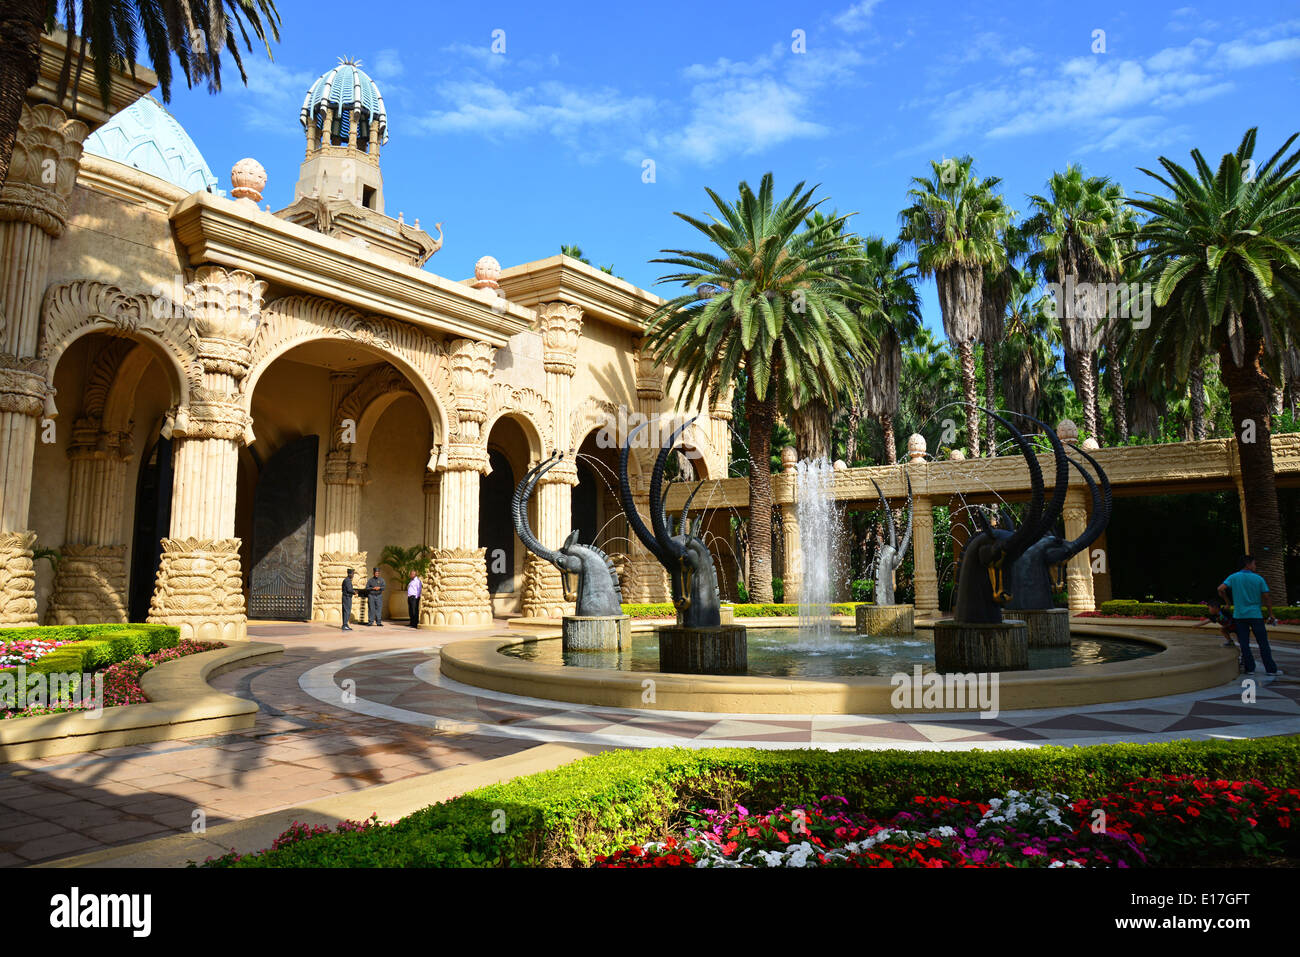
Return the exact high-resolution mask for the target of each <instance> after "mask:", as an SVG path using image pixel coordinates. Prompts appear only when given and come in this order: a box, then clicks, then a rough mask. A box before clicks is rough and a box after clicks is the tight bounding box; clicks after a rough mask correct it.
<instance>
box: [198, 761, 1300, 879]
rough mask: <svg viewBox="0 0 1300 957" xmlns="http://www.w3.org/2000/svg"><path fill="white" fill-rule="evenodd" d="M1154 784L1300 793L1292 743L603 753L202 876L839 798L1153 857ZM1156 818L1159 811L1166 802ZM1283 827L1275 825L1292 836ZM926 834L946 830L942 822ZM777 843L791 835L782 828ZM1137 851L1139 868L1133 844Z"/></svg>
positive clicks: (531, 857)
mask: <svg viewBox="0 0 1300 957" xmlns="http://www.w3.org/2000/svg"><path fill="white" fill-rule="evenodd" d="M1165 775H1190V776H1192V777H1194V778H1196V779H1202V780H1205V781H1209V782H1217V781H1243V782H1251V781H1254V780H1261V781H1263V782H1264V784H1263V785H1259V786H1260V787H1263V786H1268V787H1272V788H1292V789H1295V788H1297V787H1300V739H1297V738H1295V737H1282V738H1263V739H1257V740H1243V741H1176V742H1168V743H1161V744H1150V745H1129V744H1125V745H1094V746H1089V747H1075V748H1061V747H1051V746H1049V747H1042V748H1034V749H1031V750H1015V751H994V752H979V751H971V752H959V753H954V752H917V751H839V752H833V753H832V752H825V751H816V750H808V751H763V750H759V749H742V748H735V749H733V748H717V749H704V750H689V749H684V748H660V749H650V750H644V751H611V752H606V753H603V754H599V755H595V756H593V757H590V758H586V759H584V760H581V761H577V762H574V763H573V764H569V765H565V766H564V767H560V768H556V769H555V770H553V771H546V772H543V773H540V774H533V775H528V776H525V777H521V778H516V779H514V780H512V781H505V782H502V783H500V784H494V785H491V786H488V787H484V788H480V789H478V790H475V791H471V792H469V793H467V794H464V795H461V796H460V797H457V798H453V799H451V800H449V801H446V802H443V803H442V804H436V805H433V806H431V807H428V808H424V809H423V810H420V811H416V812H415V813H414V814H411V815H408V816H407V817H405V818H403V819H402V820H400V821H398V822H396V823H395V824H393V825H391V826H381V827H375V828H371V829H368V830H366V831H364V832H362V833H354V832H346V833H338V832H333V833H328V834H321V835H319V836H313V837H311V838H310V839H309V840H301V841H297V842H293V843H291V844H290V845H288V846H284V847H280V848H278V849H274V850H268V851H266V852H263V853H259V854H247V855H243V856H242V857H240V858H239V859H238V860H233V859H222V860H220V861H215V862H213V863H214V864H215V865H218V866H235V867H493V866H529V867H538V866H542V867H548V866H550V867H554V866H575V865H576V866H585V865H589V864H591V863H593V862H594V861H595V860H596V858H597V857H600V856H604V857H609V856H610V855H612V854H614V853H615V852H616V851H617V850H619V849H625V850H626V849H628V848H630V847H631V846H632V845H636V846H638V847H641V848H644V847H645V846H646V844H647V842H656V841H658V842H663V843H665V844H666V843H667V840H666V839H667V838H668V837H673V838H674V839H675V840H677V841H678V842H679V843H680V841H681V840H682V838H683V834H682V822H683V821H684V820H691V819H692V818H694V819H698V820H701V821H703V820H704V819H705V817H706V816H705V815H703V813H702V812H701V811H700V810H699V809H701V808H728V809H735V808H736V805H737V803H738V802H739V803H742V804H744V805H746V806H749V807H766V808H774V807H777V806H778V805H779V806H781V807H783V808H791V809H794V808H798V807H801V806H802V807H803V808H805V809H807V808H811V807H814V806H816V807H822V803H823V802H822V796H823V795H827V794H834V795H842V796H843V798H844V799H845V800H847V801H848V802H850V803H849V804H848V805H844V808H845V809H847V808H852V809H853V812H854V814H855V815H857V817H856V818H855V820H854V824H855V826H858V825H860V824H861V823H862V822H865V821H874V822H881V823H882V824H887V823H889V822H892V821H895V819H896V818H897V817H898V815H899V814H900V813H902V812H907V813H911V814H914V815H915V814H917V813H918V809H920V810H925V811H927V813H928V812H930V811H933V810H935V809H936V806H934V805H932V804H925V805H922V804H918V803H917V802H916V800H915V799H916V796H917V795H922V796H932V795H943V796H944V798H945V799H947V800H950V801H953V802H965V803H964V805H963V809H962V810H961V811H960V813H963V814H968V813H974V812H972V811H970V808H972V807H974V808H976V809H977V808H978V805H979V804H980V803H981V802H983V803H986V804H987V805H988V806H991V805H992V802H991V801H988V796H989V795H1006V794H1008V792H1010V791H1020V792H1022V793H1024V792H1029V791H1037V790H1048V791H1050V792H1052V793H1054V794H1057V793H1065V794H1069V795H1071V796H1072V798H1073V799H1074V801H1073V802H1070V807H1069V809H1067V808H1066V807H1064V806H1063V805H1061V804H1059V803H1054V806H1056V807H1058V808H1059V809H1060V813H1061V814H1062V815H1063V818H1064V819H1067V820H1068V819H1069V818H1065V817H1064V816H1065V815H1067V814H1068V813H1072V814H1074V815H1076V816H1077V815H1080V814H1082V813H1083V811H1084V810H1085V806H1084V805H1078V804H1077V802H1080V801H1084V802H1088V804H1087V805H1086V806H1087V807H1092V808H1094V809H1096V808H1101V809H1102V810H1103V811H1105V812H1106V813H1107V815H1108V818H1109V820H1108V821H1107V823H1106V825H1105V827H1104V828H1103V830H1104V831H1106V832H1110V833H1112V834H1115V833H1117V832H1121V831H1122V832H1124V833H1127V834H1133V833H1134V832H1135V831H1136V832H1137V833H1142V834H1143V835H1144V837H1146V838H1147V839H1148V840H1151V841H1153V842H1154V844H1155V846H1156V847H1157V848H1158V847H1160V845H1161V844H1162V843H1163V842H1164V841H1165V840H1167V839H1168V838H1167V837H1166V836H1165V835H1163V834H1161V833H1156V832H1150V826H1149V823H1148V824H1147V831H1143V830H1142V828H1141V827H1137V826H1126V824H1127V823H1128V822H1131V821H1133V820H1136V819H1137V818H1136V812H1137V811H1140V810H1142V808H1141V807H1140V806H1138V805H1135V804H1133V803H1132V797H1131V796H1132V795H1133V794H1134V793H1135V792H1131V791H1128V790H1125V789H1126V788H1127V787H1128V786H1129V785H1130V784H1131V783H1132V782H1137V781H1139V780H1140V779H1144V778H1153V777H1161V778H1163V776H1165ZM1168 786H1169V787H1173V785H1168ZM1252 786H1253V785H1252ZM1180 787H1181V785H1180ZM1243 787H1245V786H1244V785H1243ZM1249 793H1250V794H1251V795H1254V793H1255V792H1249ZM1126 795H1128V796H1129V797H1126ZM924 799H928V797H927V798H924ZM1057 800H1058V802H1059V799H1057ZM1105 800H1111V801H1113V802H1115V803H1114V805H1113V806H1109V807H1108V806H1104V805H1103V804H1102V803H1101V802H1102V801H1105ZM1251 800H1252V801H1254V802H1255V805H1256V806H1258V805H1260V804H1263V805H1264V807H1266V808H1268V807H1274V806H1276V807H1278V808H1281V807H1284V806H1285V807H1288V808H1289V807H1294V804H1295V802H1294V800H1293V799H1292V798H1290V797H1288V798H1287V799H1286V800H1283V799H1282V798H1281V797H1278V799H1277V803H1276V804H1275V805H1274V804H1270V803H1269V801H1270V800H1271V799H1269V798H1259V797H1257V796H1252V797H1251ZM1125 801H1129V803H1128V804H1125V803H1124V802H1125ZM1224 801H1227V799H1226V798H1224ZM1160 803H1162V804H1165V806H1166V807H1168V804H1167V803H1166V801H1163V800H1162V801H1161V802H1160ZM1227 803H1232V802H1230V801H1228V802H1227ZM839 810H840V809H838V808H837V809H835V812H836V813H838V812H839ZM503 812H504V814H505V816H506V820H507V821H508V823H509V826H508V827H506V828H504V829H502V830H500V831H499V832H498V831H497V830H494V829H493V828H490V827H485V826H484V823H483V822H484V821H492V820H494V819H495V818H494V815H495V816H497V817H499V816H500V815H501V814H502V813H503ZM953 813H957V812H953ZM982 813H983V812H979V813H978V814H976V817H980V816H982ZM1089 813H1090V814H1091V812H1089ZM1202 813H1204V812H1202ZM1224 813H1225V814H1226V813H1227V812H1226V811H1225V812H1224ZM1268 813H1272V812H1271V811H1270V812H1268ZM1277 813H1278V814H1279V815H1282V814H1283V813H1284V812H1281V811H1280V810H1279V811H1278V812H1277ZM1290 813H1291V812H1285V815H1286V816H1287V817H1288V825H1289V815H1290ZM1184 816H1185V817H1186V815H1184ZM1249 817H1254V818H1255V820H1256V821H1266V820H1269V818H1268V817H1267V814H1266V816H1265V817H1264V818H1261V817H1260V816H1259V815H1258V814H1254V813H1252V814H1249V815H1247V816H1246V817H1244V818H1241V819H1242V820H1245V821H1246V823H1247V824H1249ZM900 820H901V819H900ZM1171 820H1174V823H1175V824H1178V823H1179V822H1177V820H1176V819H1171ZM1278 820H1279V822H1280V820H1281V818H1280V817H1279V818H1278ZM1090 821H1091V817H1090ZM778 823H780V822H778ZM695 826H697V827H700V825H695ZM709 826H710V827H712V824H710V825H709ZM836 826H839V825H838V824H837V825H836ZM935 826H952V827H954V828H955V826H956V825H955V824H951V823H949V822H948V821H946V820H945V821H942V822H940V823H939V824H938V825H935ZM987 826H988V825H986V827H987ZM1279 826H1281V825H1280V823H1279ZM913 827H914V828H915V825H913ZM928 827H929V825H927V827H926V829H928ZM915 829H917V830H920V829H921V828H915ZM1283 829H1284V830H1285V829H1286V828H1283ZM729 830H730V829H729V828H728V831H729ZM778 830H784V831H785V832H786V834H787V835H790V834H791V832H790V829H789V825H788V824H787V825H785V826H782V827H780V828H778ZM1023 830H1026V831H1027V830H1028V829H1023ZM1148 832H1150V833H1149V834H1148ZM989 833H991V832H989ZM1187 833H1188V834H1189V835H1190V834H1191V833H1192V832H1190V831H1189V832H1187ZM1234 833H1235V832H1234ZM1242 833H1246V832H1242ZM746 836H747V837H748V835H746ZM855 836H859V835H855ZM935 836H936V837H937V835H935ZM1050 836H1054V835H1045V836H1044V837H1043V840H1044V841H1046V838H1047V837H1050ZM1082 837H1083V836H1082V835H1081V838H1082ZM821 839H822V840H823V841H825V840H826V838H825V837H822V838H821ZM1083 839H1084V841H1085V843H1083V844H1081V845H1079V846H1078V847H1076V848H1075V850H1078V851H1079V853H1080V855H1081V857H1080V859H1081V860H1083V859H1092V860H1096V859H1097V858H1087V856H1086V855H1082V849H1085V848H1087V849H1091V850H1089V851H1088V853H1089V854H1093V853H1096V852H1105V853H1107V855H1108V856H1110V857H1112V858H1114V859H1115V860H1118V859H1119V858H1117V857H1115V854H1116V853H1118V850H1119V849H1123V847H1124V846H1125V845H1124V842H1123V840H1122V839H1121V838H1119V837H1114V836H1112V837H1110V838H1101V837H1099V838H1097V839H1096V840H1094V839H1093V838H1091V837H1086V838H1083ZM801 840H802V839H801ZM928 840H929V838H927V841H928ZM1004 840H1005V838H1004ZM1133 840H1134V842H1135V843H1136V844H1137V847H1138V849H1139V850H1141V852H1142V853H1143V854H1144V855H1145V854H1148V851H1147V847H1146V844H1145V843H1144V842H1143V841H1138V840H1137V838H1136V837H1134V838H1133ZM775 841H776V843H775V844H773V845H772V847H770V848H769V847H766V846H765V847H764V848H763V849H764V850H775V849H777V846H778V845H779V846H782V847H784V846H786V845H785V844H784V842H781V841H780V838H779V836H777V837H776V838H775ZM808 843H810V844H811V843H812V842H811V841H809V842H808ZM814 846H815V845H814ZM1045 847H1046V846H1044V849H1045ZM1108 848H1109V851H1107V849H1108ZM871 850H873V851H875V850H876V849H875V848H871ZM918 850H919V849H918ZM877 852H878V851H877ZM810 853H811V852H810ZM1125 853H1127V854H1130V857H1125V858H1124V860H1125V861H1126V862H1130V861H1131V851H1126V852H1125ZM1288 853H1292V852H1290V851H1289V852H1288ZM929 856H930V857H933V856H934V855H933V854H931V855H929ZM1028 856H1037V855H1028ZM1148 856H1149V855H1148ZM694 859H695V860H698V859H699V858H698V857H695V858H694ZM1037 863H1041V862H1037ZM658 866H669V865H667V864H664V865H658ZM1116 866H1118V864H1116Z"/></svg>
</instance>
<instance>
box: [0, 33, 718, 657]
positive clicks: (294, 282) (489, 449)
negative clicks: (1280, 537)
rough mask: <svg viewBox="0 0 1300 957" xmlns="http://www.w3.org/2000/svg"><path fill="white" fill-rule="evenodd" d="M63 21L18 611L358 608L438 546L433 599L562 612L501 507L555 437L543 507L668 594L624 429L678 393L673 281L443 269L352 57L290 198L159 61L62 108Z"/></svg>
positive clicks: (0, 358) (39, 276) (55, 614)
mask: <svg viewBox="0 0 1300 957" xmlns="http://www.w3.org/2000/svg"><path fill="white" fill-rule="evenodd" d="M43 43H44V44H45V60H44V62H43V67H42V79H41V82H40V83H38V84H37V86H35V87H33V88H32V90H31V91H30V92H29V102H28V104H27V105H26V107H25V108H24V110H23V114H22V124H21V129H20V131H19V135H18V144H17V146H16V148H15V151H14V160H13V166H12V169H11V172H10V176H9V180H8V182H7V183H6V184H5V185H4V187H3V192H2V193H0V317H2V318H0V336H2V339H3V341H2V343H0V420H2V421H0V435H3V442H2V443H0V478H2V480H3V487H2V488H0V565H2V566H3V569H4V571H3V592H2V593H0V622H3V623H4V624H6V625H16V624H34V623H37V622H38V621H39V622H48V623H85V622H98V621H124V620H128V619H130V620H144V619H148V620H150V621H157V622H168V623H175V624H178V625H180V626H181V627H182V629H183V631H184V632H185V633H186V634H194V635H198V636H211V637H216V636H225V637H238V636H240V635H241V634H243V632H244V630H245V627H246V622H247V620H248V619H249V618H275V619H298V620H315V621H322V622H337V621H338V620H339V604H340V603H339V593H340V584H341V580H342V577H343V575H344V572H345V570H346V569H347V568H349V567H352V568H356V569H357V571H358V574H359V575H360V576H361V578H364V577H366V575H367V570H368V568H369V567H370V566H372V565H375V564H377V563H378V561H379V556H380V553H381V551H382V550H383V548H384V547H385V546H387V545H397V546H411V545H421V544H422V545H427V546H429V547H430V548H431V549H432V554H433V566H432V569H431V572H430V574H429V576H428V578H427V580H426V588H425V592H424V600H423V602H422V605H421V609H422V610H421V621H422V622H423V623H425V624H431V625H477V624H485V623H487V622H489V621H490V620H491V617H492V616H493V614H494V613H495V614H498V615H500V614H505V613H516V614H524V615H554V614H558V613H562V612H563V611H564V609H565V607H566V600H565V595H564V592H563V589H562V587H561V583H560V580H559V576H558V573H556V572H555V570H554V569H553V568H551V567H550V566H549V565H546V564H545V563H541V562H538V561H535V560H534V559H533V558H532V557H531V556H529V555H527V554H526V552H525V550H524V549H523V548H522V547H520V546H519V543H518V542H516V541H515V539H514V533H513V529H512V527H511V525H510V520H509V516H508V511H509V509H508V502H509V494H510V492H511V491H512V490H513V486H514V484H515V482H516V481H517V479H518V478H519V477H521V476H522V475H523V474H524V472H525V471H526V470H527V469H528V467H529V466H530V464H532V463H534V462H536V461H539V460H540V459H542V458H545V457H546V456H548V455H550V453H551V452H552V450H553V449H557V448H558V449H561V450H563V451H566V452H568V453H571V454H569V455H568V456H566V458H565V461H564V464H563V466H562V467H560V468H556V469H554V470H552V471H551V472H550V473H549V474H548V475H547V476H546V484H545V485H544V486H542V487H541V488H540V489H539V490H538V493H537V494H536V496H535V497H534V506H533V507H534V509H535V511H536V513H537V514H535V515H534V516H532V522H533V527H534V528H536V529H537V530H538V533H539V535H540V536H541V537H542V538H543V540H545V541H546V542H547V543H548V544H550V545H558V544H559V542H560V541H561V540H562V539H563V537H564V535H565V534H567V532H568V530H569V529H570V528H571V527H574V526H576V527H578V528H580V529H581V530H582V535H583V540H585V541H597V542H598V543H599V544H601V545H602V546H603V547H605V548H606V549H607V550H608V551H610V552H611V553H617V556H618V558H617V560H618V562H619V565H620V570H621V572H622V575H623V580H624V586H623V588H624V595H625V596H627V597H628V600H638V599H640V600H657V599H661V598H664V597H665V596H666V593H667V592H666V587H665V582H664V579H663V575H662V572H661V570H660V568H659V566H658V565H657V563H656V562H655V561H654V560H653V558H651V557H650V556H648V555H645V554H642V553H640V552H639V551H638V550H630V551H629V548H628V546H627V541H626V539H627V532H626V528H625V526H624V523H623V520H622V518H621V513H620V511H619V510H618V508H617V506H616V504H615V502H616V495H615V494H614V490H613V487H612V484H611V483H612V478H611V475H612V467H613V465H614V464H615V462H616V451H615V449H613V448H611V447H608V446H609V445H610V442H609V439H608V436H609V435H610V434H611V433H610V427H611V424H613V425H614V426H620V425H623V426H625V425H626V422H627V419H628V417H629V416H636V415H648V416H676V415H679V414H683V413H684V412H685V410H678V409H675V408H674V401H673V399H672V397H671V396H667V395H665V390H664V377H663V374H662V370H661V369H658V368H656V367H654V366H653V364H652V363H650V362H649V361H648V360H647V359H646V357H645V356H644V355H643V354H642V353H641V352H640V351H639V346H640V336H641V333H642V331H643V323H644V320H645V318H646V317H647V316H648V315H649V313H650V312H651V311H652V310H653V309H654V307H655V306H656V305H657V304H658V302H659V300H658V298H657V297H655V296H652V295H651V294H649V293H647V292H645V291H643V290H641V289H638V288H636V287H634V286H632V285H631V284H629V283H627V282H624V281H623V280H620V279H617V278H615V277H613V276H610V275H607V274H605V273H603V272H600V271H598V270H595V269H592V268H591V267H589V266H587V265H585V264H583V263H580V262H578V261H576V260H573V259H570V258H567V257H563V256H555V257H552V258H550V259H546V260H542V261H539V262H532V263H525V264H523V265H517V266H512V267H509V268H504V269H503V268H502V267H501V266H500V265H499V264H498V263H497V262H496V260H494V259H492V258H491V257H490V256H483V257H482V258H481V259H479V261H478V264H477V267H476V269H475V275H474V277H473V278H472V279H468V280H464V281H458V280H454V279H447V278H443V277H442V276H439V275H437V274H436V273H435V272H433V271H431V270H430V269H428V268H426V264H427V263H428V262H429V260H430V259H431V257H432V256H433V255H434V254H435V253H436V252H437V251H438V250H439V248H440V247H441V246H442V242H443V240H442V235H441V229H440V228H439V229H438V236H437V237H436V238H435V237H434V236H431V235H430V234H429V233H428V232H426V231H425V230H423V229H421V228H420V225H419V221H418V220H417V221H415V223H414V224H413V225H412V224H407V223H405V222H404V221H403V220H402V218H401V217H400V216H399V218H397V219H394V218H393V217H391V216H390V215H388V214H387V213H386V212H385V190H384V183H383V179H382V176H381V169H380V153H381V149H382V147H383V145H384V144H385V143H386V142H387V140H388V132H389V131H388V117H387V114H386V112H385V108H384V103H383V99H382V97H381V96H380V94H379V90H378V89H377V87H376V86H375V84H374V82H373V81H372V80H371V79H370V77H368V76H367V75H366V73H365V72H364V71H363V70H362V69H361V68H360V66H359V65H358V64H356V63H352V62H341V63H340V64H339V66H338V67H336V68H334V69H332V70H329V71H328V72H326V73H325V74H324V75H322V76H321V77H320V79H318V80H317V81H316V82H315V83H314V84H313V85H312V86H311V88H310V89H309V90H308V91H307V92H306V97H305V99H304V101H303V106H302V111H301V115H300V120H301V122H302V126H303V131H304V137H305V146H306V150H305V157H304V160H303V163H302V168H301V176H300V178H299V181H298V183H297V185H296V187H295V193H294V200H293V202H292V203H291V204H290V205H289V206H287V207H286V208H284V209H282V210H280V211H279V212H274V213H273V212H271V211H270V210H269V207H265V208H263V207H262V206H261V200H262V191H263V189H264V187H265V183H266V174H265V172H264V171H263V170H262V168H261V166H260V165H259V164H258V163H257V162H256V161H255V160H252V159H246V160H243V161H241V162H239V163H238V164H236V165H235V167H234V168H233V169H232V170H231V178H230V188H229V195H228V196H225V195H221V194H220V193H219V192H218V191H217V190H216V184H217V179H216V177H215V176H213V174H212V173H211V171H210V170H209V169H208V167H207V164H206V163H205V162H204V160H203V158H202V156H201V154H200V153H199V151H198V149H197V148H196V147H195V145H194V143H193V142H192V141H191V140H190V138H189V136H188V135H187V134H186V133H185V131H184V130H183V129H182V128H181V127H180V126H179V125H178V124H177V123H176V121H175V120H174V119H173V118H172V117H171V116H170V115H169V114H167V112H166V111H165V110H163V109H162V107H161V106H160V105H158V104H157V103H156V102H155V101H153V100H152V99H151V98H149V97H148V96H147V92H148V90H149V89H150V87H151V86H152V77H151V75H149V74H148V72H147V71H145V70H143V69H138V70H137V79H131V78H129V77H126V76H116V77H114V84H113V99H112V103H111V104H110V106H109V108H108V109H106V110H102V109H99V108H98V107H97V106H90V107H88V106H87V104H88V103H93V104H97V103H98V100H97V99H96V97H95V96H94V95H93V92H92V91H91V90H89V89H83V90H82V91H81V99H80V103H81V110H80V112H79V118H77V119H72V118H70V117H69V115H68V112H67V110H68V106H69V105H68V104H67V103H63V104H59V103H56V102H54V97H55V93H54V88H55V81H56V80H57V75H58V65H59V62H60V57H61V55H62V47H61V43H60V41H59V40H58V39H57V38H56V37H46V38H44V40H43ZM395 187H396V190H397V191H400V189H401V184H395ZM729 418H730V407H729V404H727V403H723V402H719V403H718V407H717V408H714V409H711V410H710V409H705V410H703V414H702V415H701V417H700V419H699V421H698V422H697V423H696V424H695V425H693V426H692V427H691V429H690V431H689V432H688V433H687V438H688V440H689V443H690V445H691V447H692V449H693V451H694V452H696V453H697V454H698V455H697V458H696V459H695V461H694V462H693V467H694V470H695V471H696V473H697V474H699V475H700V476H701V477H705V476H713V477H723V476H725V474H726V469H727V453H728V450H729V447H730V442H729V438H728V434H727V420H728V419H729ZM602 430H604V431H603V432H602ZM637 459H638V462H637V466H638V468H639V467H640V462H639V459H640V455H638V456H637ZM638 491H640V492H641V494H643V495H644V491H645V483H644V481H643V482H642V483H641V486H640V488H639V489H638ZM718 520H719V521H721V522H723V527H722V528H721V529H720V531H721V532H722V533H723V534H725V518H721V517H720V518H719V519H718ZM43 549H52V550H53V551H54V552H55V553H56V554H55V555H53V556H51V558H52V560H51V561H46V560H45V558H44V555H45V554H46V553H45V552H44V551H42V550H43ZM38 556H40V557H38ZM390 592H392V593H393V594H394V595H395V596H396V597H397V599H398V601H397V603H402V604H404V601H405V598H404V595H403V594H402V590H401V589H390ZM402 614H403V616H404V615H405V612H403V613H402Z"/></svg>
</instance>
